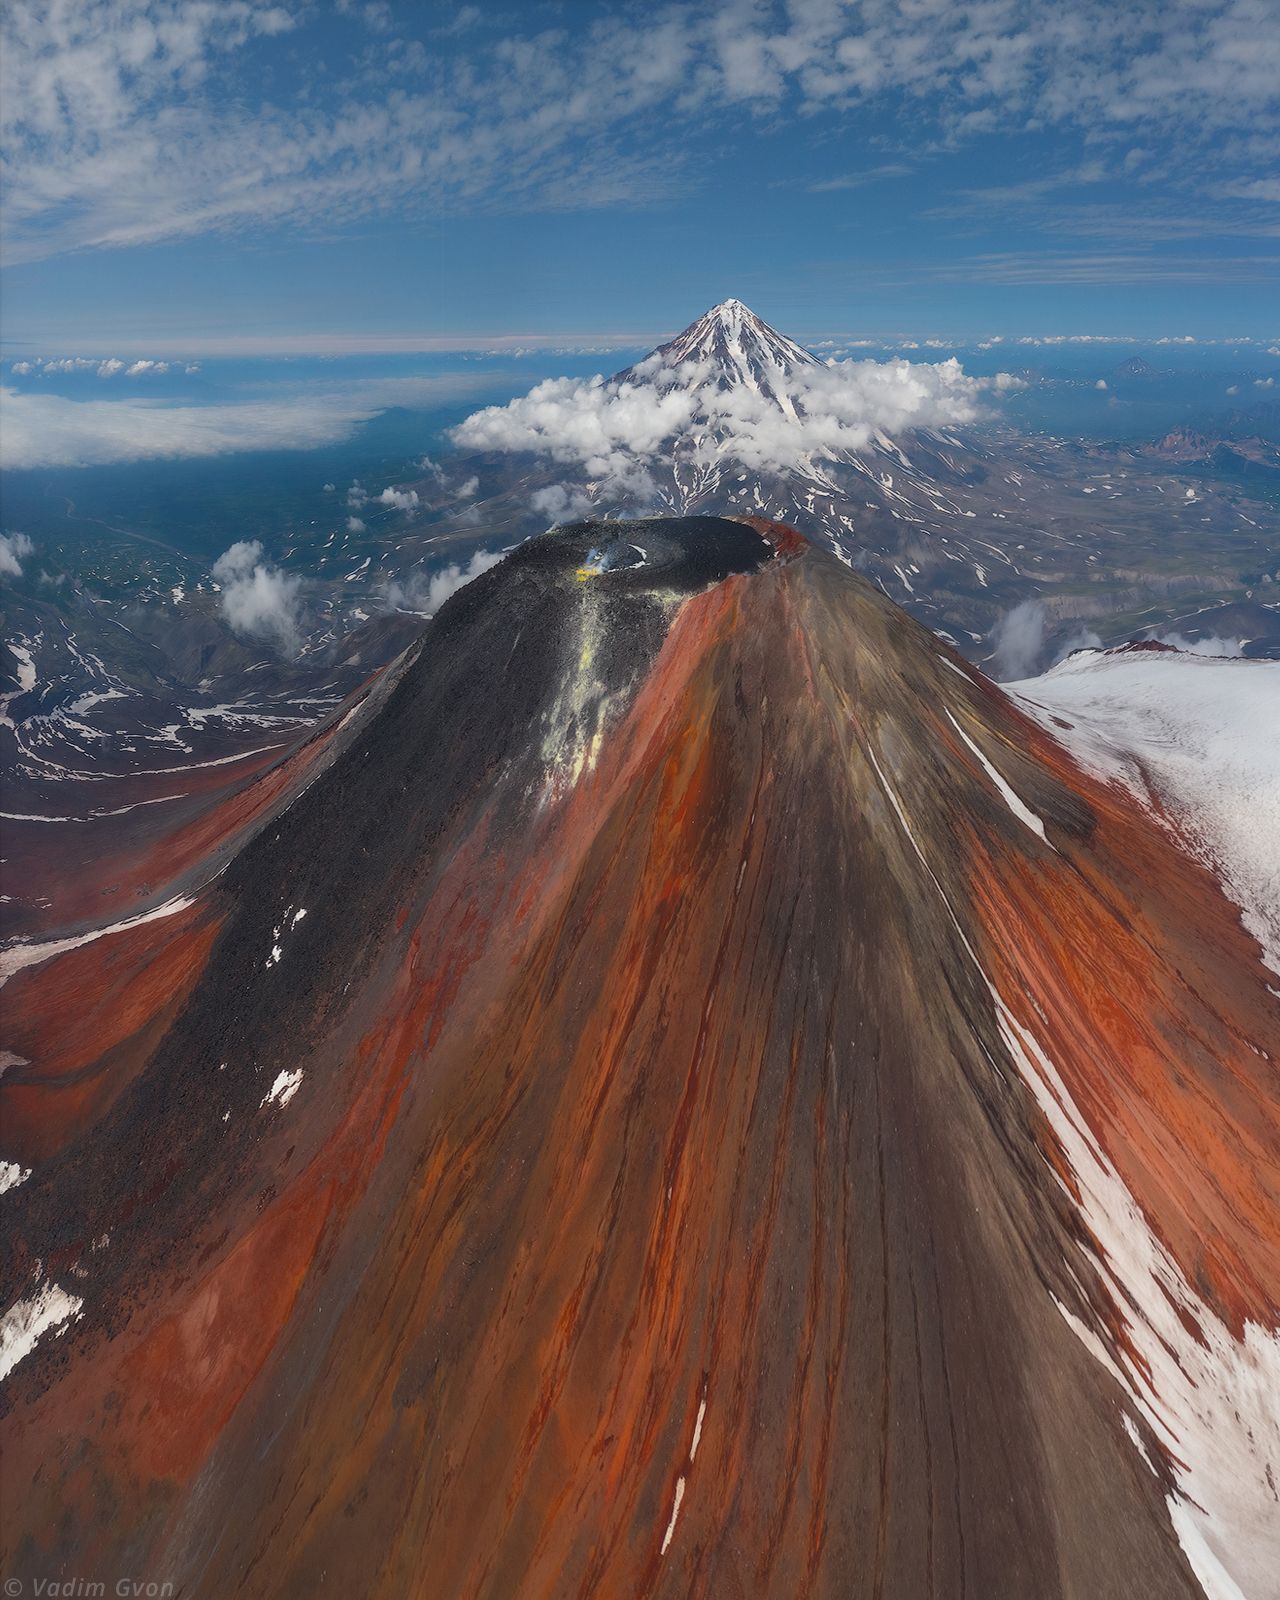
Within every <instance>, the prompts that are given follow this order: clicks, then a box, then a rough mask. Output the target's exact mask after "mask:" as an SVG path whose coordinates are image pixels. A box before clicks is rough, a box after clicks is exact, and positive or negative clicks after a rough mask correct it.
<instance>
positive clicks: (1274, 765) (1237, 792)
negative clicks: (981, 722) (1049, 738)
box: [1003, 650, 1280, 973]
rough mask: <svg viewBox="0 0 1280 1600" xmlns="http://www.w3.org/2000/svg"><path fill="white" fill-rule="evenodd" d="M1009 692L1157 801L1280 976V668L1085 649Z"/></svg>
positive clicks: (1073, 746) (1079, 754)
mask: <svg viewBox="0 0 1280 1600" xmlns="http://www.w3.org/2000/svg"><path fill="white" fill-rule="evenodd" d="M1003 687H1004V688H1005V689H1006V690H1007V691H1008V692H1009V693H1011V694H1012V695H1013V696H1014V698H1015V699H1016V700H1017V701H1018V702H1019V703H1020V704H1021V705H1022V707H1023V708H1024V710H1026V711H1027V712H1028V713H1029V714H1030V715H1031V716H1033V717H1034V718H1035V719H1036V721H1037V722H1039V723H1040V724H1041V725H1042V726H1043V727H1045V728H1046V729H1047V730H1048V731H1049V732H1050V733H1051V734H1052V735H1053V736H1054V738H1055V739H1057V740H1058V741H1059V742H1060V743H1061V744H1063V745H1065V746H1066V748H1067V749H1068V750H1069V751H1070V752H1071V754H1072V755H1073V756H1074V757H1075V759H1076V760H1077V761H1078V762H1079V763H1080V765H1081V766H1082V767H1084V768H1085V769H1086V770H1087V771H1089V772H1092V773H1094V774H1095V775H1097V776H1100V777H1102V778H1105V779H1109V780H1111V781H1115V782H1120V783H1123V784H1125V785H1126V786H1127V787H1128V788H1130V789H1131V790H1133V792H1134V793H1135V794H1137V795H1138V796H1139V797H1140V798H1141V799H1142V800H1144V801H1145V802H1147V803H1148V804H1151V803H1152V802H1155V803H1156V807H1157V809H1158V811H1159V812H1161V813H1163V815H1164V817H1165V818H1166V819H1167V820H1168V822H1169V823H1170V824H1171V825H1172V826H1173V827H1174V829H1175V830H1176V832H1177V833H1178V835H1179V836H1180V838H1182V839H1183V840H1184V842H1185V843H1187V844H1188V845H1189V846H1190V848H1191V849H1192V851H1193V852H1194V854H1195V855H1196V856H1197V857H1199V858H1200V859H1201V860H1203V861H1205V862H1206V863H1207V864H1208V865H1209V866H1211V867H1212V868H1213V869H1214V871H1215V872H1216V873H1217V875H1218V877H1219V878H1220V880H1221V882H1222V885H1223V888H1224V889H1225V890H1226V892H1227V894H1228V895H1229V896H1230V897H1231V899H1232V900H1233V901H1234V902H1235V903H1236V904H1237V905H1238V906H1239V907H1240V908H1241V912H1242V920H1243V922H1244V925H1245V927H1246V928H1247V929H1248V930H1249V932H1250V933H1252V934H1253V936H1254V937H1255V938H1256V939H1257V941H1258V943H1259V944H1260V945H1261V946H1262V953H1263V959H1264V960H1265V961H1266V963H1267V965H1268V966H1269V967H1271V968H1272V969H1273V970H1274V971H1275V972H1277V973H1280V663H1278V662H1274V661H1250V660H1241V659H1228V658H1224V657H1220V656H1199V655H1192V654H1189V653H1187V652H1185V651H1181V650H1178V651H1174V650H1169V651H1163V650H1161V651H1133V650H1112V651H1106V650H1080V651H1077V652H1076V653H1075V654H1074V655H1071V656H1068V658H1067V659H1066V660H1065V661H1063V662H1060V663H1059V664H1058V665H1057V666H1056V667H1054V668H1053V669H1052V670H1051V671H1049V672H1046V673H1045V674H1044V675H1043V676H1042V677H1039V678H1027V679H1024V680H1023V681H1022V682H1020V683H1010V684H1005V685H1003ZM1055 716H1056V717H1061V718H1062V719H1063V720H1065V721H1067V722H1070V723H1071V724H1072V727H1071V728H1070V729H1065V728H1060V727H1059V726H1058V725H1057V724H1056V723H1055V722H1054V721H1053V720H1052V719H1053V717H1055Z"/></svg>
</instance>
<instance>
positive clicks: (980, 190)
mask: <svg viewBox="0 0 1280 1600" xmlns="http://www.w3.org/2000/svg"><path fill="white" fill-rule="evenodd" d="M6 16H7V20H6V22H5V25H4V26H5V33H6V38H5V41H4V45H5V47H4V51H3V73H4V78H5V81H4V83H3V84H2V85H0V106H2V107H3V112H2V114H3V118H4V122H5V128H4V133H5V139H6V146H7V151H8V156H7V184H6V189H7V219H6V227H5V262H6V265H5V266H4V269H3V285H2V288H3V305H4V337H5V343H6V350H7V352H8V354H10V355H11V356H20V355H21V354H22V353H23V352H25V351H27V350H28V349H29V350H32V351H42V352H46V353H47V352H50V351H58V350H66V351H70V350H76V351H79V352H83V353H86V354H91V353H93V352H94V351H101V352H104V353H105V352H108V351H115V350H117V349H118V348H120V347H122V346H127V347H128V348H130V349H134V350H138V351H141V350H144V349H145V350H147V351H150V352H153V353H156V354H161V353H165V352H169V351H174V352H177V351H184V350H187V351H192V352H203V353H205V354H211V353H216V352H217V351H218V349H219V348H220V347H221V348H234V349H236V350H237V351H238V352H240V353H250V352H252V351H253V350H255V349H264V350H268V349H269V350H274V351H279V349H280V348H281V346H282V345H284V346H286V347H288V348H296V349H299V350H308V349H309V350H324V349H328V348H359V347H361V346H367V345H377V346H379V347H381V348H389V349H394V348H397V347H400V346H403V347H404V348H420V347H422V346H423V345H430V344H431V343H432V342H433V341H440V342H442V343H444V344H450V343H453V344H465V343H467V342H470V341H474V342H484V341H486V340H489V339H493V338H497V337H500V336H503V335H517V336H520V337H529V338H538V337H547V338H565V337H573V338H586V337H596V336H598V337H601V338H610V337H612V338H615V339H616V338H620V337H623V336H627V335H633V336H634V337H635V338H636V339H637V341H639V342H644V341H646V340H647V339H649V337H650V336H656V335H657V334H660V333H664V332H667V331H670V330H672V329H674V328H676V327H679V326H681V325H683V324H684V323H686V322H688V321H689V320H691V319H692V317H693V316H695V315H696V314H697V313H698V312H700V311H701V310H703V309H704V308H705V307H706V306H707V305H708V304H710V303H712V302H714V301H717V300H720V299H723V298H724V297H726V296H728V295H736V296H739V297H740V298H742V299H744V300H746V301H747V302H748V303H749V304H751V305H752V306H753V307H754V308H755V309H756V310H758V311H759V312H760V313H761V314H762V315H763V316H765V317H766V318H767V319H768V320H769V321H771V322H773V323H775V324H776V325H778V326H779V327H781V328H783V329H785V330H786V331H788V332H790V333H793V334H795V335H797V336H799V337H802V338H803V337H808V338H817V337H819V336H823V335H828V336H829V335H841V334H843V335H852V336H859V335H861V336H880V335H884V336H889V335H898V336H908V335H913V336H921V337H923V336H925V335H929V334H937V335H942V336H946V337H954V338H965V337H969V338H978V337H981V336H984V335H990V334H994V333H1001V334H1003V335H1005V336H1016V335H1023V334H1042V333H1071V332H1091V333H1107V334H1124V335H1131V336H1138V337H1148V336H1149V337H1155V336H1159V335H1161V334H1179V333H1183V334H1194V335H1197V336H1215V335H1216V336H1224V335H1230V336H1235V335H1245V334H1247V335H1253V336H1255V337H1260V338H1266V339H1272V340H1274V338H1275V336H1276V334H1277V333H1278V332H1280V313H1278V312H1277V309H1276V307H1277V305H1278V304H1280V292H1278V290H1280V177H1277V172H1280V105H1278V99H1277V85H1280V7H1277V6H1276V4H1275V3H1274V0H1161V3H1159V4H1156V3H1146V0H1106V3H1103V0H1077V3H1072V4H1067V3H1063V0H1051V3H1047V0H981V3H979V4H973V5H966V4H956V3H952V0H897V3H892V4H890V3H880V0H859V3H843V0H791V3H789V4H786V3H781V0H779V3H769V0H759V3H755V0H708V3H705V4H703V3H697V4H684V5H679V6H676V7H669V8H663V7H659V6H654V5H652V4H648V5H635V6H629V5H613V4H573V3H568V4H538V3H528V4H521V5H518V6H515V7H512V8H509V9H507V10H501V9H499V8H498V7H496V6H492V7H489V6H487V7H484V8H480V7H475V6H470V5H462V6H459V5H453V4H426V3H416V4H410V5H396V4H383V3H363V0H348V3H327V0H314V3H310V4H291V3H289V4H285V3H281V4H265V3H258V0H220V3H219V4H217V5H206V4H196V3H187V0H10V5H9V6H8V8H7V13H6ZM228 342H230V343H228Z"/></svg>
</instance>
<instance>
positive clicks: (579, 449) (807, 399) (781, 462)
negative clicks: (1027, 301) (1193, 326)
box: [452, 357, 1017, 513]
mask: <svg viewBox="0 0 1280 1600" xmlns="http://www.w3.org/2000/svg"><path fill="white" fill-rule="evenodd" d="M635 370H636V371H637V373H638V378H637V379H636V380H631V379H628V380H626V381H618V380H617V379H610V380H608V381H606V380H604V379H603V378H600V377H596V378H591V379H579V378H549V379H547V380H546V382H544V383H540V384H538V385H536V387H534V388H533V389H531V390H530V391H529V393H528V394H527V395H524V396H522V397H521V398H519V399H517V400H513V401H511V402H510V404H508V405H505V406H488V407H486V408H485V409H484V410H482V411H477V412H475V413H474V414H473V415H472V416H470V417H468V418H467V419H466V420H465V421H464V422H462V423H461V424H459V426H457V427H456V428H454V430H453V433H452V437H453V440H454V442H455V443H456V444H458V445H461V446H462V447H463V448H465V449H473V450H501V451H515V452H529V453H531V454H534V455H540V456H548V457H550V458H551V459H552V460H553V461H557V462H560V463H562V464H565V465H573V466H577V467H581V468H583V469H584V470H585V471H586V473H587V474H588V475H589V476H590V477H591V478H594V479H597V480H602V481H605V482H608V483H610V484H614V485H618V486H622V487H626V488H628V489H631V490H633V491H636V492H643V488H644V481H645V478H646V476H647V474H648V470H649V468H651V467H652V466H653V465H654V463H655V462H656V461H657V460H658V459H659V457H660V456H661V455H662V454H664V453H665V452H666V450H667V449H668V447H669V445H670V442H671V440H672V439H676V440H681V441H688V442H690V443H691V444H692V448H693V451H694V454H695V457H698V458H701V459H702V460H704V461H706V462H710V461H711V460H713V459H714V458H716V457H717V456H722V455H728V456H731V457H732V459H734V460H735V461H740V462H741V463H742V464H743V465H744V466H746V467H749V468H751V469H753V470H755V471H759V472H763V471H779V472H780V471H786V470H787V469H789V468H791V467H794V466H795V465H796V464H797V463H799V462H801V461H802V460H803V459H804V458H806V457H813V458H817V459H827V460H831V459H836V458H839V457H840V456H842V455H847V454H848V453H850V452H853V451H857V450H861V449H863V448H864V447H865V446H866V445H867V444H869V443H870V442H871V440H872V438H873V437H874V435H875V434H876V433H877V432H883V433H888V434H896V433H902V432H903V431H905V430H908V429H911V428H930V427H943V426H954V425H956V424H960V423H966V422H972V421H973V420H974V419H975V418H976V417H977V416H978V415H979V414H980V410H981V402H982V397H983V394H984V392H986V391H988V390H991V389H1005V388H1010V387H1014V386H1016V384H1017V380H1016V379H1014V378H1011V377H1010V376H1009V375H1008V374H1007V373H1001V374H999V375H998V376H997V377H995V378H973V377H970V376H968V375H967V374H966V373H965V371H964V369H963V368H962V367H961V365H960V363H959V362H958V361H957V360H955V359H954V357H953V358H952V359H951V360H949V361H940V362H911V361H906V360H898V361H885V362H878V361H829V362H828V363H827V364H826V365H825V366H812V367H798V368H796V369H795V370H794V371H793V372H792V373H791V374H790V375H789V377H788V379H787V400H788V401H789V404H788V405H786V406H785V408H784V406H782V405H779V404H778V403H776V402H775V401H774V400H772V399H770V398H769V397H768V396H766V395H763V394H761V393H760V392H759V391H758V390H757V389H754V388H751V387H748V386H747V385H746V384H745V383H740V384H735V385H734V386H732V387H730V388H721V387H720V386H719V384H718V382H717V379H718V377H719V373H718V371H717V369H715V368H714V367H712V366H711V365H710V364H705V365H704V364H700V363H698V362H695V361H687V362H684V363H683V364H682V365H680V366H679V367H675V368H667V367H661V366H659V365H658V364H657V363H656V362H654V361H653V360H652V358H651V359H650V361H648V362H646V363H642V364H641V366H640V367H639V368H637V369H635ZM658 378H660V379H661V380H662V381H661V382H656V381H650V380H651V379H658ZM538 509H541V510H546V511H547V512H549V513H550V512H553V511H554V510H555V508H554V507H553V506H552V505H551V504H550V503H547V504H545V505H540V506H539V507H538Z"/></svg>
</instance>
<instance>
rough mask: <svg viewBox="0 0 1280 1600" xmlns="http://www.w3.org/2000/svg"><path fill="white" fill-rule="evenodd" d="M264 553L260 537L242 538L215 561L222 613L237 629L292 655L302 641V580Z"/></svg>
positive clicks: (215, 574)
mask: <svg viewBox="0 0 1280 1600" xmlns="http://www.w3.org/2000/svg"><path fill="white" fill-rule="evenodd" d="M262 553H263V552H262V541H261V540H260V539H241V540H239V541H237V543H235V544H233V545H232V546H231V547H230V549H227V550H224V551H223V552H222V554H221V555H220V556H219V557H218V559H217V560H216V561H215V562H214V564H213V568H212V572H213V577H214V579H215V580H216V581H217V582H218V583H220V584H222V586H223V588H222V595H221V604H222V614H223V616H225V617H226V619H227V623H228V625H229V626H230V628H231V629H232V631H233V632H235V633H239V634H244V635H246V636H247V637H249V638H254V639H263V640H265V641H267V642H268V643H270V644H273V645H275V646H276V647H277V649H279V650H280V651H281V652H282V653H284V654H290V655H291V654H294V653H296V651H297V650H298V647H299V645H300V643H301V630H300V616H301V605H300V601H299V590H300V589H301V588H302V580H301V578H296V577H292V576H291V575H290V574H289V573H287V572H283V571H282V570H281V569H280V568H279V567H273V566H269V565H268V564H267V563H266V562H265V561H263V559H262Z"/></svg>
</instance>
